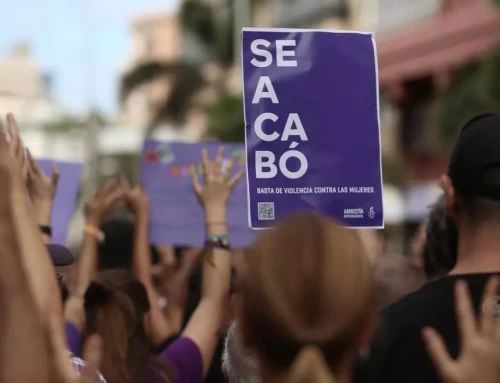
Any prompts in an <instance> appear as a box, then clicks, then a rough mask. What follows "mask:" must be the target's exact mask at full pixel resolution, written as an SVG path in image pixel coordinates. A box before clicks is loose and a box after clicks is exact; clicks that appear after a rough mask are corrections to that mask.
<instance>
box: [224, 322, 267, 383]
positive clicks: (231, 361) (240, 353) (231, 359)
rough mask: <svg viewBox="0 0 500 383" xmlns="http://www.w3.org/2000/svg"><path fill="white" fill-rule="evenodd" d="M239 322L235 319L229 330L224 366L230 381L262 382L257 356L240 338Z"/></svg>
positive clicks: (239, 382)
mask: <svg viewBox="0 0 500 383" xmlns="http://www.w3.org/2000/svg"><path fill="white" fill-rule="evenodd" d="M237 331H238V322H237V321H233V322H232V323H231V326H230V327H229V330H228V332H227V336H226V341H225V346H224V353H223V354H222V367H223V368H224V369H225V370H226V373H227V379H228V382H229V383H261V380H260V378H259V376H258V372H257V362H256V359H255V357H254V356H253V355H252V354H251V352H249V351H248V350H246V349H245V348H244V347H243V345H242V344H241V342H240V341H239V340H238V334H237Z"/></svg>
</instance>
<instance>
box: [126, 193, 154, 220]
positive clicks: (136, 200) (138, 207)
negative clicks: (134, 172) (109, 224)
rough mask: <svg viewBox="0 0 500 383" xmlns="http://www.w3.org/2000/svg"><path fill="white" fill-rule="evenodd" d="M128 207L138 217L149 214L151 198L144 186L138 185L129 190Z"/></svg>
mask: <svg viewBox="0 0 500 383" xmlns="http://www.w3.org/2000/svg"><path fill="white" fill-rule="evenodd" d="M127 207H128V209H129V210H130V212H131V213H132V214H133V215H134V216H136V217H138V216H141V217H143V216H147V215H148V214H149V198H148V195H147V194H146V192H145V190H144V189H143V188H142V187H140V186H136V187H135V188H133V189H130V190H129V191H128V193H127Z"/></svg>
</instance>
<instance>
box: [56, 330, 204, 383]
mask: <svg viewBox="0 0 500 383" xmlns="http://www.w3.org/2000/svg"><path fill="white" fill-rule="evenodd" d="M66 341H67V343H68V348H69V350H70V351H71V352H72V353H73V354H74V355H79V354H80V348H81V335H80V332H79V331H78V329H77V328H76V326H75V325H74V324H73V323H71V322H69V321H67V322H66ZM161 358H162V359H164V360H165V361H166V362H167V363H168V365H169V366H170V367H171V368H172V370H173V373H174V375H175V378H176V380H175V383H203V361H202V359H201V353H200V349H199V348H198V346H197V345H196V343H194V342H193V341H192V340H191V339H190V338H179V339H177V340H176V341H175V342H173V343H171V344H170V345H169V346H168V347H167V348H166V349H165V350H163V352H162V353H161ZM155 375H156V374H154V371H150V373H149V374H148V379H147V383H163V382H162V381H161V380H159V378H158V377H157V376H155Z"/></svg>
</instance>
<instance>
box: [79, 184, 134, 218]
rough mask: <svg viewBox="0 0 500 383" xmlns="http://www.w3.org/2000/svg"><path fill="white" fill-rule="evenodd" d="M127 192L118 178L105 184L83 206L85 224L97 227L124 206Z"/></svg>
mask: <svg viewBox="0 0 500 383" xmlns="http://www.w3.org/2000/svg"><path fill="white" fill-rule="evenodd" d="M127 191H128V190H127V188H126V187H124V185H123V183H122V181H121V180H120V179H119V178H113V179H111V180H109V181H108V182H106V183H105V184H104V185H103V186H102V187H100V188H99V189H97V191H96V192H95V194H94V195H93V196H92V198H91V199H90V200H89V201H88V202H87V204H86V206H85V215H86V218H87V222H88V223H89V224H91V225H94V226H96V227H99V226H100V225H101V224H102V222H103V221H104V220H105V219H106V218H108V217H109V216H110V215H112V214H113V213H115V212H116V211H118V210H119V209H121V208H122V207H123V206H124V205H125V202H126V197H127Z"/></svg>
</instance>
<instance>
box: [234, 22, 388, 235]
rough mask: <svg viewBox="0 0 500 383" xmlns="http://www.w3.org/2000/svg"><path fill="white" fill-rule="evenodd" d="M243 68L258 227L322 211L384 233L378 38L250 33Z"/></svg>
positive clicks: (253, 222) (252, 208)
mask: <svg viewBox="0 0 500 383" xmlns="http://www.w3.org/2000/svg"><path fill="white" fill-rule="evenodd" d="M242 62H243V78H244V98H245V126H246V127H245V129H246V150H247V180H248V195H249V200H248V217H249V224H250V226H251V227H252V228H256V229H257V228H265V227H267V226H270V225H272V224H273V223H274V222H275V220H278V219H281V218H283V217H286V216H287V215H289V214H291V213H293V212H295V211H316V212H321V213H324V214H327V215H330V216H332V217H334V218H336V219H338V220H340V221H341V222H343V223H344V224H345V225H347V226H350V227H358V228H359V227H372V228H381V227H383V225H384V218H383V207H382V171H381V154H380V132H379V119H378V83H377V82H378V80H377V64H376V49H375V42H374V37H373V35H372V34H370V33H358V32H339V31H314V30H289V29H256V28H245V29H243V43H242Z"/></svg>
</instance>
